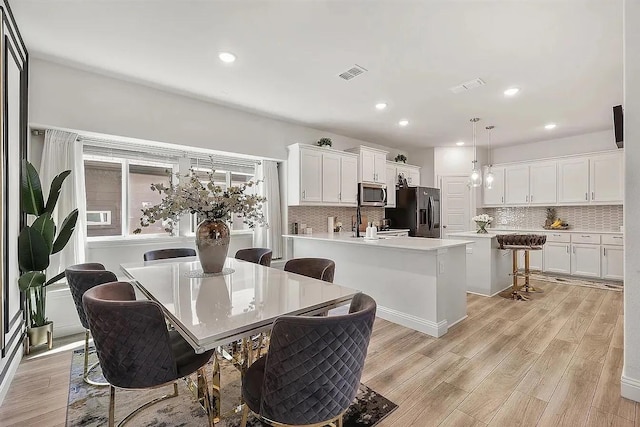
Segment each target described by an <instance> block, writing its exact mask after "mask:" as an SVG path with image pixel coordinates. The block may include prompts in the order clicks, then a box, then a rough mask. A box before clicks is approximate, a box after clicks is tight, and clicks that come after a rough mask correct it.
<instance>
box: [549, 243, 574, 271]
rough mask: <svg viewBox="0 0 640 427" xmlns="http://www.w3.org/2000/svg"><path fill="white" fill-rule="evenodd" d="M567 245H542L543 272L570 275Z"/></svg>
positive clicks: (569, 258) (568, 247)
mask: <svg viewBox="0 0 640 427" xmlns="http://www.w3.org/2000/svg"><path fill="white" fill-rule="evenodd" d="M570 246H571V245H570V244H569V243H555V242H547V243H546V244H545V245H544V249H543V250H542V252H543V257H544V265H543V267H544V271H548V272H551V273H562V274H571V254H570Z"/></svg>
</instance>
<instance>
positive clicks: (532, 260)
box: [518, 250, 543, 271]
mask: <svg viewBox="0 0 640 427" xmlns="http://www.w3.org/2000/svg"><path fill="white" fill-rule="evenodd" d="M542 259H543V251H541V250H540V251H529V269H530V270H532V271H542ZM518 268H519V269H520V270H523V269H524V251H518Z"/></svg>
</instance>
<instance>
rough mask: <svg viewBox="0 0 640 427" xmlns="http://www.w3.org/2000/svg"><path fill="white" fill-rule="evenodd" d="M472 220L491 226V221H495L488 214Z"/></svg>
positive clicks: (477, 216)
mask: <svg viewBox="0 0 640 427" xmlns="http://www.w3.org/2000/svg"><path fill="white" fill-rule="evenodd" d="M471 219H472V220H473V221H475V222H484V223H486V224H489V223H490V222H491V221H493V218H492V217H490V216H489V215H487V214H481V215H476V216H474V217H473V218H471Z"/></svg>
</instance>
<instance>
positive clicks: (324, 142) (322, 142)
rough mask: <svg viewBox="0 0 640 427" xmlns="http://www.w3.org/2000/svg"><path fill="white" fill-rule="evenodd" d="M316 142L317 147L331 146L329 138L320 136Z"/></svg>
mask: <svg viewBox="0 0 640 427" xmlns="http://www.w3.org/2000/svg"><path fill="white" fill-rule="evenodd" d="M316 144H318V147H331V144H332V142H331V138H320V139H319V140H318V142H317V143H316Z"/></svg>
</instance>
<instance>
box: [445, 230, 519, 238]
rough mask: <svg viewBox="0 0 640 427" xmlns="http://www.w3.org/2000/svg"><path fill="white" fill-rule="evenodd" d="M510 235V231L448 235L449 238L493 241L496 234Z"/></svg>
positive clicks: (467, 232) (469, 232) (465, 232)
mask: <svg viewBox="0 0 640 427" xmlns="http://www.w3.org/2000/svg"><path fill="white" fill-rule="evenodd" d="M509 233H511V232H510V231H507V230H504V232H502V233H500V232H495V233H494V232H493V231H489V232H487V233H476V232H475V231H463V232H460V233H449V236H453V237H463V238H466V239H493V238H494V237H496V236H497V235H498V234H509Z"/></svg>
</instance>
